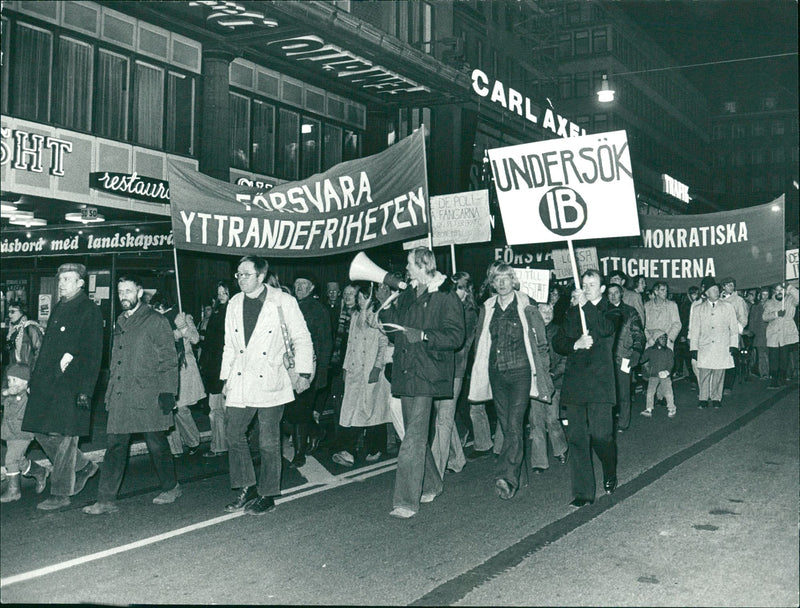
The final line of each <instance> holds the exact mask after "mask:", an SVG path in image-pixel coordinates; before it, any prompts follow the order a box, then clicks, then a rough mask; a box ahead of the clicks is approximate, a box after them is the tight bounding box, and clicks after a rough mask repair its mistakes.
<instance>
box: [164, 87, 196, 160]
mask: <svg viewBox="0 0 800 608" xmlns="http://www.w3.org/2000/svg"><path fill="white" fill-rule="evenodd" d="M191 108H194V79H193V78H190V77H188V76H185V75H183V74H176V73H174V72H170V73H169V74H168V76H167V133H166V141H165V142H164V147H165V149H166V151H167V152H174V153H176V154H186V155H190V154H192V152H193V151H194V145H193V139H194V138H193V135H194V124H193V118H194V112H192V111H191ZM187 110H188V111H187Z"/></svg>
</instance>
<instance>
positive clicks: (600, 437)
mask: <svg viewBox="0 0 800 608" xmlns="http://www.w3.org/2000/svg"><path fill="white" fill-rule="evenodd" d="M581 284H582V285H583V289H582V290H579V289H576V290H575V292H574V293H573V297H574V298H575V299H576V300H577V302H578V305H577V306H573V307H571V308H570V309H569V310H568V311H567V314H566V316H565V317H564V323H563V324H562V326H561V328H560V329H559V331H558V333H557V334H556V336H555V338H554V339H553V349H554V350H555V351H556V352H557V353H559V354H561V355H565V356H566V357H567V367H566V370H565V371H564V383H563V387H562V389H561V403H562V404H563V405H564V406H565V407H566V410H567V420H568V421H569V424H568V426H567V440H568V442H569V451H570V454H571V456H570V461H569V462H570V474H571V477H572V493H573V496H574V498H573V500H572V502H571V503H570V504H571V505H572V506H574V507H582V506H584V505H587V504H591V503H593V502H594V498H595V481H594V466H593V463H592V448H593V449H594V453H595V454H597V457H598V458H599V459H600V464H601V465H602V467H603V487H604V489H605V491H606V493H607V494H611V493H612V492H613V491H614V490H615V489H616V487H617V447H616V444H615V442H614V420H613V415H612V411H613V408H614V403H615V402H616V395H617V393H616V387H615V382H614V357H613V354H612V349H613V346H614V335H615V333H616V328H617V322H618V321H619V314H618V313H616V312H615V311H614V310H610V308H609V304H608V300H607V299H606V298H605V297H603V292H604V291H605V286H604V285H603V281H602V278H601V277H600V274H599V273H598V272H597V271H596V270H587V271H586V272H584V273H583V277H582V279H581ZM579 309H582V310H583V316H584V317H585V319H586V331H585V332H584V331H583V329H582V327H581V318H580V314H579V312H580V310H579Z"/></svg>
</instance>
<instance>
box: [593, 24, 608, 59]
mask: <svg viewBox="0 0 800 608" xmlns="http://www.w3.org/2000/svg"><path fill="white" fill-rule="evenodd" d="M592 52H593V53H607V52H608V30H606V28H601V29H599V30H592Z"/></svg>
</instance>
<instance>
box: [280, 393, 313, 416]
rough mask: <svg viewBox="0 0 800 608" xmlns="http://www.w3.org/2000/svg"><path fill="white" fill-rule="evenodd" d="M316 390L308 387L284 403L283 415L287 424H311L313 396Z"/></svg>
mask: <svg viewBox="0 0 800 608" xmlns="http://www.w3.org/2000/svg"><path fill="white" fill-rule="evenodd" d="M315 396H316V390H314V388H313V387H312V388H309V389H308V390H307V391H303V392H302V393H300V394H299V395H295V397H294V401H292V402H291V403H287V404H286V410H285V411H284V414H283V417H284V420H286V422H288V423H289V424H311V423H312V422H314V416H313V414H312V412H313V411H314V397H315Z"/></svg>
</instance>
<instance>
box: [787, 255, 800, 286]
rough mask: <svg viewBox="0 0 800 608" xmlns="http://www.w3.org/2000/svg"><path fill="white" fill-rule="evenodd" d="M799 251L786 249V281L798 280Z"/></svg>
mask: <svg viewBox="0 0 800 608" xmlns="http://www.w3.org/2000/svg"><path fill="white" fill-rule="evenodd" d="M798 251H800V249H787V251H786V280H787V281H793V280H795V279H797V278H798V272H797V257H798V256H797V254H798Z"/></svg>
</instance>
